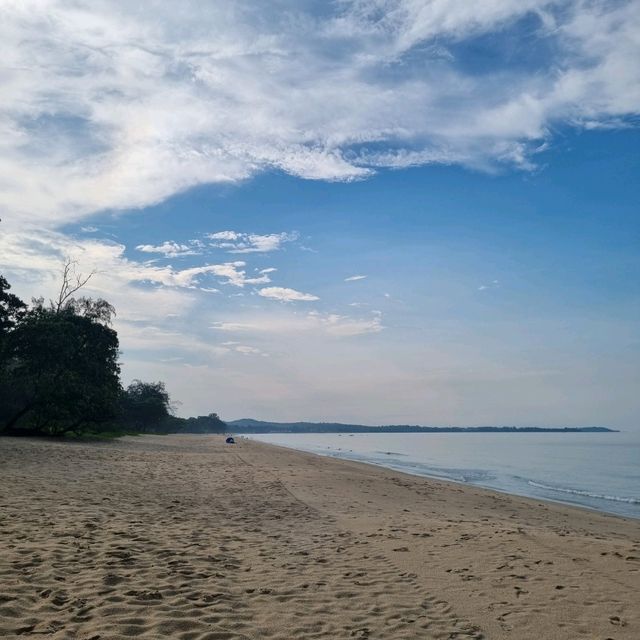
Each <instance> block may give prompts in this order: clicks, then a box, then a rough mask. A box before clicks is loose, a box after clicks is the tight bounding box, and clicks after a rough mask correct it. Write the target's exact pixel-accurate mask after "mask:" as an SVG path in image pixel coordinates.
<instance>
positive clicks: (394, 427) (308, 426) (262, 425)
mask: <svg viewBox="0 0 640 640" xmlns="http://www.w3.org/2000/svg"><path fill="white" fill-rule="evenodd" d="M228 426H230V427H231V428H233V429H234V430H235V431H237V432H240V433H600V432H603V433H604V432H608V433H611V432H614V431H615V429H609V428H607V427H490V426H488V427H421V426H419V425H410V424H391V425H383V426H380V427H372V426H368V425H362V424H342V423H340V422H265V421H262V420H253V419H252V418H243V419H242V420H234V421H232V422H229V423H228Z"/></svg>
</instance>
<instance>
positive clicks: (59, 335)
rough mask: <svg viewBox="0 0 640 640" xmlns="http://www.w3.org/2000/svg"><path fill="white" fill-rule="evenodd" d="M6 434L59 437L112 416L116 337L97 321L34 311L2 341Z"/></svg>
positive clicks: (65, 313) (115, 391) (117, 372)
mask: <svg viewBox="0 0 640 640" xmlns="http://www.w3.org/2000/svg"><path fill="white" fill-rule="evenodd" d="M5 351H6V355H7V369H8V371H9V373H10V378H9V380H8V381H7V382H6V384H7V385H8V387H9V390H10V391H11V392H12V397H13V398H14V402H13V405H14V406H13V411H12V413H11V415H10V416H9V417H8V419H7V420H6V424H5V428H6V429H9V430H19V429H27V430H29V431H32V432H36V433H44V434H49V435H60V434H63V433H67V432H69V431H77V430H81V429H83V428H84V427H85V426H86V425H87V424H99V423H104V422H106V421H108V420H110V419H111V418H113V417H114V416H115V412H116V408H117V401H118V397H119V394H120V379H119V375H120V366H119V364H118V336H117V334H116V332H115V331H114V330H113V329H112V328H111V327H108V326H106V325H105V324H103V323H102V322H99V321H98V320H97V319H96V316H95V315H93V314H91V313H87V314H86V315H84V314H83V315H79V314H77V313H75V311H74V309H72V308H66V309H64V310H63V311H61V312H56V311H54V310H52V309H45V308H43V307H42V306H36V307H35V308H33V309H31V310H29V311H28V312H26V313H25V314H24V317H23V318H22V319H21V321H20V322H19V323H18V324H17V325H16V327H15V328H14V329H13V330H12V331H11V332H10V333H9V335H8V337H7V340H6V350H5Z"/></svg>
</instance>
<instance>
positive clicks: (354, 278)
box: [344, 276, 367, 282]
mask: <svg viewBox="0 0 640 640" xmlns="http://www.w3.org/2000/svg"><path fill="white" fill-rule="evenodd" d="M366 277H367V276H349V277H348V278H345V279H344V281H345V282H355V281H356V280H364V279H365V278H366Z"/></svg>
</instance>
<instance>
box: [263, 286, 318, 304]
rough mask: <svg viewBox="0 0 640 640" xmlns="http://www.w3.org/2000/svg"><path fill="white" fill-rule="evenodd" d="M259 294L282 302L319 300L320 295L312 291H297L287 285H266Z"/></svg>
mask: <svg viewBox="0 0 640 640" xmlns="http://www.w3.org/2000/svg"><path fill="white" fill-rule="evenodd" d="M258 295H261V296H262V297H263V298H272V299H273V300H280V301H282V302H293V301H304V302H307V301H313V300H319V298H318V296H314V295H313V294H311V293H302V291H296V290H295V289H289V288H287V287H264V288H262V289H260V290H259V291H258Z"/></svg>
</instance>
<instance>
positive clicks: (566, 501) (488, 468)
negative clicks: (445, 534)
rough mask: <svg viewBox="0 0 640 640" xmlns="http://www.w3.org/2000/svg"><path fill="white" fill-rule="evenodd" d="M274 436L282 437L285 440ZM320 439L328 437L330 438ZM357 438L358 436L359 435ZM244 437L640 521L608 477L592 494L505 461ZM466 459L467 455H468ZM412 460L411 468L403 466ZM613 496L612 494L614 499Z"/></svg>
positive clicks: (639, 507) (638, 509)
mask: <svg viewBox="0 0 640 640" xmlns="http://www.w3.org/2000/svg"><path fill="white" fill-rule="evenodd" d="M274 435H276V436H278V435H282V434H274ZM307 435H312V434H304V436H305V437H306V436H307ZM319 435H320V436H323V435H325V434H319ZM349 435H352V434H349ZM355 435H356V436H357V435H359V434H355ZM238 436H240V437H244V438H247V439H249V440H251V441H253V442H259V443H263V444H272V445H274V446H282V447H285V448H288V449H290V450H292V451H304V452H306V453H311V454H315V455H320V456H323V457H328V458H334V459H336V460H346V461H352V462H360V463H362V464H370V465H373V466H376V467H380V468H385V469H390V470H392V471H395V472H397V473H403V474H407V475H411V476H415V477H419V478H428V479H433V480H441V481H443V482H451V483H454V484H458V485H461V486H464V487H477V488H484V489H487V490H490V491H495V492H497V493H500V494H504V495H509V496H514V497H521V498H529V499H531V500H538V501H544V502H550V503H554V504H561V505H565V506H568V507H576V508H580V509H587V510H589V511H593V512H596V513H605V514H608V515H613V516H618V517H622V518H627V519H630V520H636V521H638V520H640V499H639V498H636V497H631V496H630V495H629V493H625V489H618V493H616V489H615V488H613V487H608V486H607V482H609V478H608V477H607V476H606V475H605V476H602V478H599V476H597V475H596V476H595V478H599V480H600V481H601V482H602V483H603V484H602V485H599V484H594V483H592V485H593V486H592V488H591V489H586V488H584V487H582V486H581V485H580V483H579V481H577V480H576V478H577V477H578V476H576V475H575V471H574V478H573V480H572V479H570V478H569V477H567V478H564V477H562V476H561V475H558V473H557V471H558V470H554V469H553V468H550V469H549V471H550V472H551V473H552V474H554V477H555V479H554V480H546V479H544V478H545V476H544V475H542V476H540V475H538V476H536V475H531V474H532V473H533V472H532V470H531V469H527V468H526V466H525V468H523V470H522V471H519V472H518V473H516V472H515V471H514V470H513V469H514V467H513V465H512V466H511V468H508V467H507V468H504V467H501V466H500V462H499V461H497V462H496V461H494V462H496V464H494V465H493V466H492V461H491V459H485V460H484V464H483V462H475V461H470V460H469V459H467V460H466V465H465V466H462V467H456V466H455V462H452V461H451V460H446V461H444V460H442V461H440V462H439V464H437V463H436V462H435V459H431V460H430V461H429V462H427V461H425V460H422V459H421V458H420V457H419V456H418V457H416V456H415V455H412V453H411V448H410V447H409V448H407V446H406V443H405V447H401V448H400V449H398V450H397V451H401V452H402V453H398V452H397V451H386V450H380V451H378V450H375V451H374V450H373V449H370V448H369V447H368V446H367V444H366V441H365V443H364V445H362V444H361V445H360V446H358V445H357V444H356V445H355V446H354V449H351V448H349V445H348V444H346V443H345V445H344V446H339V445H341V444H342V443H339V442H337V441H335V440H334V441H329V440H326V439H325V441H322V440H320V441H318V442H313V441H310V442H307V441H305V440H302V439H301V440H300V441H298V440H294V441H293V442H291V443H289V442H287V441H282V440H283V439H282V438H280V441H278V440H274V441H271V440H269V439H267V440H262V439H260V438H262V437H265V436H263V435H255V434H242V433H238ZM389 444H390V443H389ZM633 444H634V446H637V444H640V443H635V442H634V443H633ZM376 445H378V446H386V445H383V443H382V442H380V443H376ZM352 446H353V445H352ZM383 454H386V455H383ZM462 455H464V452H463V453H462ZM407 460H408V462H403V461H407ZM475 465H480V466H475ZM525 465H526V463H525ZM579 471H582V472H583V473H584V474H585V476H584V477H588V476H589V475H590V474H591V470H590V468H588V467H585V468H584V469H582V470H579ZM633 471H635V468H633V469H631V468H630V469H629V472H633ZM466 476H470V478H471V479H468V478H467V477H466ZM485 477H486V478H487V480H486V481H485V480H483V478H485ZM541 478H543V479H541ZM576 482H578V484H575V483H576ZM587 484H588V483H587ZM608 491H610V492H611V493H608ZM627 491H631V493H633V490H632V489H631V487H627Z"/></svg>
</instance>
